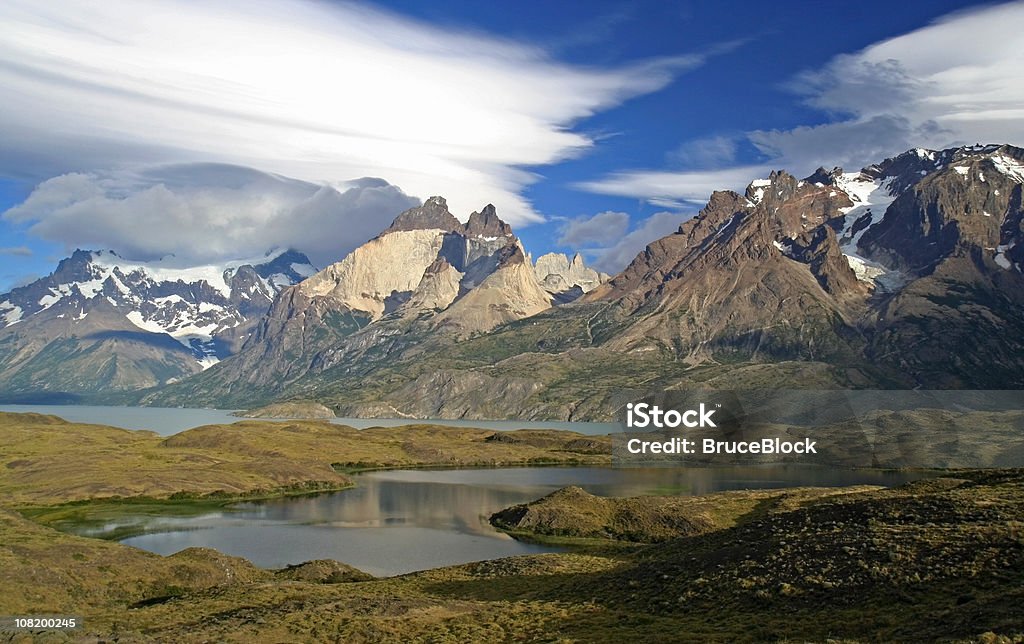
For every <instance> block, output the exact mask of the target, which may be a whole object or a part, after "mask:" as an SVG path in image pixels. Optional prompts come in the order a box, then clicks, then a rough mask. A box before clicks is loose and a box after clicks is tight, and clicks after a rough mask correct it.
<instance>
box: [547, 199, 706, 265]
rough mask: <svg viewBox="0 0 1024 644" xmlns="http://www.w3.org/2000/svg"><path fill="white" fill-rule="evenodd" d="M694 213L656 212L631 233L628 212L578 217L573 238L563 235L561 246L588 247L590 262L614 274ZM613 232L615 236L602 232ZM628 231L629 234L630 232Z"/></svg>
mask: <svg viewBox="0 0 1024 644" xmlns="http://www.w3.org/2000/svg"><path fill="white" fill-rule="evenodd" d="M692 216H693V215H692V214H686V213H679V212H657V213H654V214H653V215H651V216H650V217H647V218H646V219H644V220H642V221H640V222H639V223H638V224H637V225H636V226H635V227H634V228H633V230H631V231H630V230H629V217H628V215H626V214H625V213H617V212H602V213H598V214H596V215H593V216H591V217H577V218H575V219H572V220H570V225H571V226H573V230H572V231H571V232H572V233H575V234H571V235H565V234H563V237H562V239H560V240H559V241H558V243H559V244H562V245H564V246H569V247H571V248H579V247H580V246H582V245H585V244H588V243H589V244H592V245H593V246H597V247H591V248H589V249H586V250H585V251H584V253H585V254H586V255H587V257H588V260H589V263H590V265H591V266H593V267H594V268H596V269H598V270H600V271H603V272H605V273H610V274H615V273H618V272H619V271H621V270H622V269H623V268H625V267H626V265H627V264H629V262H631V261H632V260H633V258H634V257H636V256H637V253H639V252H640V251H642V250H643V249H644V248H645V247H646V246H647V245H648V244H649V243H651V241H652V240H655V239H658V238H660V237H664V236H665V235H668V234H670V233H673V232H675V230H676V229H678V228H679V224H681V223H683V222H684V221H686V220H687V219H689V218H690V217H692ZM611 230H614V232H615V233H616V234H615V235H614V236H613V235H610V234H604V232H603V231H611ZM627 231H628V232H627Z"/></svg>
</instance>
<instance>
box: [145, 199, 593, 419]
mask: <svg viewBox="0 0 1024 644" xmlns="http://www.w3.org/2000/svg"><path fill="white" fill-rule="evenodd" d="M545 261H546V262H548V263H549V264H550V266H547V267H546V268H545V277H546V278H550V279H549V281H548V285H549V287H550V289H551V290H548V289H546V288H545V284H544V283H542V282H541V280H540V279H538V271H537V266H535V265H534V264H533V263H532V262H531V261H530V259H529V257H528V256H527V254H526V253H525V251H524V249H523V247H522V244H521V243H520V241H519V239H518V238H517V237H516V236H515V235H514V234H513V232H512V229H511V227H510V226H509V225H508V224H507V223H505V222H504V221H502V220H501V219H500V217H499V216H498V214H497V212H496V210H495V208H494V206H493V205H487V206H486V207H484V208H483V209H481V210H480V211H479V212H473V213H471V214H470V215H469V217H468V219H467V221H466V222H465V223H461V222H460V221H459V220H458V219H457V218H456V217H455V216H454V215H453V214H452V213H450V212H449V211H448V206H447V203H446V201H445V200H444V199H443V198H442V197H431V198H430V199H427V200H426V202H424V204H423V205H422V206H419V207H415V208H411V209H409V210H407V211H405V212H402V213H400V214H399V215H398V216H397V217H396V218H395V220H394V222H393V223H392V224H391V226H389V227H388V228H387V229H386V230H384V231H383V232H382V233H381V234H379V235H377V236H376V237H375V238H373V239H371V240H370V241H368V242H367V243H366V244H363V245H362V246H360V247H359V248H357V249H355V250H354V251H353V252H352V253H350V254H349V255H348V256H346V257H345V258H343V259H342V260H341V261H339V262H336V263H334V264H332V265H330V266H328V267H326V268H325V269H323V270H322V271H320V272H318V273H317V274H315V275H313V276H311V277H310V278H309V279H306V280H304V281H303V282H301V283H299V284H296V285H295V286H292V287H289V288H286V289H284V290H283V291H282V292H281V293H280V294H279V295H278V297H277V299H276V300H275V302H274V304H273V305H272V306H271V308H270V311H269V313H268V315H267V316H266V317H265V318H264V319H263V320H262V321H261V322H260V323H259V324H258V325H257V327H256V328H255V330H254V332H253V334H252V335H251V336H250V337H249V339H248V340H247V341H246V343H245V345H244V346H243V347H242V350H241V351H240V352H239V354H238V355H236V356H234V357H233V358H232V359H230V360H228V361H226V362H225V363H224V364H222V365H219V366H218V367H217V368H215V369H212V370H211V371H210V372H209V373H207V374H204V376H203V377H202V378H201V379H193V380H192V381H190V382H189V383H184V384H182V385H181V386H180V387H178V388H177V389H182V390H186V389H187V390H188V391H190V392H191V393H190V394H189V395H199V396H202V395H204V394H205V392H208V391H214V392H224V393H225V394H226V395H227V397H228V398H229V399H231V400H232V401H234V400H236V399H241V400H247V399H248V398H247V396H251V392H267V391H269V390H280V389H279V388H281V387H288V386H290V385H292V384H293V383H295V382H297V381H299V380H300V379H303V378H306V379H308V378H315V377H316V375H317V374H319V373H322V372H324V371H327V370H330V369H334V368H336V367H338V366H339V365H356V366H354V367H352V369H351V370H352V371H353V372H355V371H364V370H365V369H367V368H371V367H372V365H373V364H375V360H387V359H390V358H396V357H398V356H402V355H413V354H415V353H416V352H418V351H422V350H424V348H425V347H429V346H433V345H437V344H439V343H440V344H445V343H450V342H457V341H460V340H462V339H465V338H467V337H470V336H473V335H476V334H481V333H486V332H488V331H490V330H491V329H493V328H495V327H498V326H501V325H503V324H507V323H509V322H512V321H515V320H519V319H524V318H528V317H531V316H533V315H536V314H537V313H539V312H541V311H544V310H546V309H549V308H551V307H552V306H554V305H556V304H558V303H560V302H563V301H567V300H569V299H573V297H576V296H578V294H582V292H583V290H584V289H587V290H589V289H591V288H593V287H594V286H595V285H596V283H599V282H600V280H601V275H599V274H598V273H596V272H594V271H592V270H590V269H588V268H586V266H585V265H583V263H582V260H581V259H576V260H575V261H572V262H570V260H568V258H565V257H564V256H562V261H561V262H558V261H557V259H555V258H554V257H552V258H548V259H547V260H545ZM562 264H564V266H562ZM559 269H563V270H562V272H559ZM162 395H163V394H157V397H160V396H162Z"/></svg>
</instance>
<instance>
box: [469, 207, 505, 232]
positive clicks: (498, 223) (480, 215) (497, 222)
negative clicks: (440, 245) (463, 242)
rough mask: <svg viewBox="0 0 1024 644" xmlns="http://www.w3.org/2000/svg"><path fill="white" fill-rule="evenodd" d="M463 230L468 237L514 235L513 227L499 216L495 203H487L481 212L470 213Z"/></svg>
mask: <svg viewBox="0 0 1024 644" xmlns="http://www.w3.org/2000/svg"><path fill="white" fill-rule="evenodd" d="M463 232H464V233H465V235H466V237H479V238H487V237H490V238H499V237H512V227H511V226H509V225H508V224H506V223H505V222H504V221H502V220H501V218H500V217H498V212H497V210H496V209H495V208H494V205H493V204H487V205H486V206H484V208H483V210H481V211H480V212H473V213H472V214H470V215H469V220H468V221H467V222H466V225H465V226H464V227H463Z"/></svg>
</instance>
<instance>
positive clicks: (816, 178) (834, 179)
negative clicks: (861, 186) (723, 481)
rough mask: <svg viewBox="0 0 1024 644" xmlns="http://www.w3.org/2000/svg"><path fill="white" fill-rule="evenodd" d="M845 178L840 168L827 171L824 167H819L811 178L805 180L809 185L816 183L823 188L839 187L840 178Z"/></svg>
mask: <svg viewBox="0 0 1024 644" xmlns="http://www.w3.org/2000/svg"><path fill="white" fill-rule="evenodd" d="M842 176H843V169H842V168H840V167H839V166H836V167H834V168H832V169H831V170H826V169H825V168H824V166H819V167H818V169H817V170H815V171H814V172H813V173H812V174H811V175H810V176H809V177H807V178H806V179H804V181H806V182H807V183H816V184H820V185H822V186H835V185H839V178H840V177H842Z"/></svg>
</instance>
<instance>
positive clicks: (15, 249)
mask: <svg viewBox="0 0 1024 644" xmlns="http://www.w3.org/2000/svg"><path fill="white" fill-rule="evenodd" d="M0 255H15V256H17V257H31V256H32V249H31V248H29V247H28V246H7V247H4V248H0Z"/></svg>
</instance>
